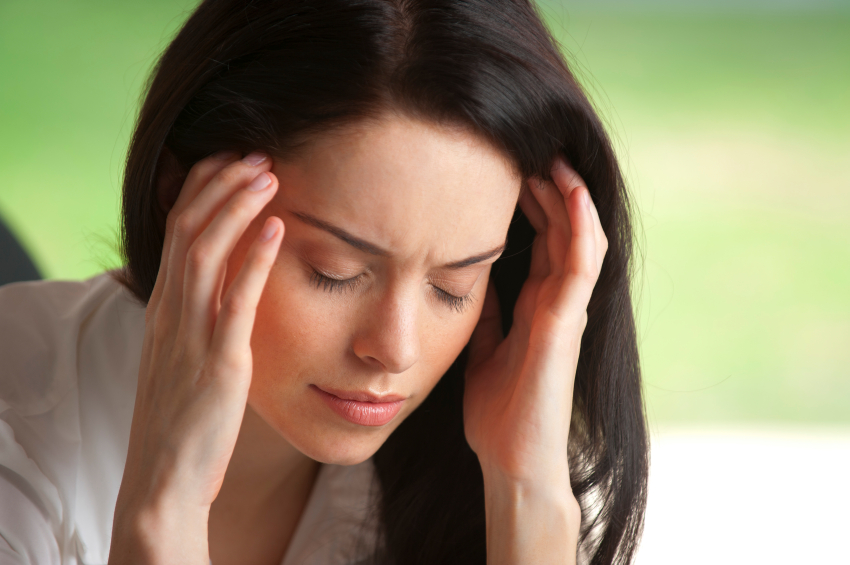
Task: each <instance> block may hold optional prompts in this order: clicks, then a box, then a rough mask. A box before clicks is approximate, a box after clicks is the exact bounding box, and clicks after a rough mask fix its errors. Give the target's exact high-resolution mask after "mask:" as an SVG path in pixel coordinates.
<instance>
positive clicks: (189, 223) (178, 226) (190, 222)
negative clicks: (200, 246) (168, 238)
mask: <svg viewBox="0 0 850 565" xmlns="http://www.w3.org/2000/svg"><path fill="white" fill-rule="evenodd" d="M194 224H195V220H194V218H193V217H192V215H191V214H189V213H188V212H183V213H182V214H180V215H179V216H177V218H175V219H174V229H173V232H172V233H173V235H174V238H175V239H183V238H186V237H188V236H190V235H191V234H192V231H193V230H194Z"/></svg>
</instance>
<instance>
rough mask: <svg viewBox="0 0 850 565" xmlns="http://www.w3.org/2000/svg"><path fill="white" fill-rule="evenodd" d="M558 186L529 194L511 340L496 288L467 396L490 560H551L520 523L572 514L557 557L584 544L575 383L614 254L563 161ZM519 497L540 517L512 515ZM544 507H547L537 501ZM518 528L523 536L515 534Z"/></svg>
mask: <svg viewBox="0 0 850 565" xmlns="http://www.w3.org/2000/svg"><path fill="white" fill-rule="evenodd" d="M552 179H553V182H543V181H541V180H539V179H531V180H530V181H529V186H528V188H529V190H527V191H524V192H523V194H522V196H521V197H520V206H521V207H522V210H523V212H524V213H525V215H526V217H528V219H529V221H530V222H531V224H532V225H533V226H534V228H535V230H536V231H537V236H536V237H535V240H534V246H533V248H532V261H531V271H530V274H529V276H528V280H527V281H526V283H525V285H524V286H523V288H522V291H521V292H520V295H519V299H518V300H517V303H516V308H515V309H514V320H513V326H512V327H511V330H510V333H509V334H508V336H507V338H504V339H503V337H502V330H501V316H500V313H499V309H498V301H497V299H496V293H495V288H494V287H493V283H492V282H491V283H490V287H489V288H488V292H487V298H486V300H485V304H484V307H483V311H482V314H481V319H480V321H479V323H478V327H477V328H476V329H475V332H474V333H473V336H472V339H471V341H470V351H469V361H468V364H467V374H466V389H465V394H464V407H463V408H464V409H463V415H464V427H465V432H466V438H467V441H468V442H469V445H470V447H471V448H472V450H473V451H474V452H475V453H476V455H477V456H478V459H479V461H480V462H481V466H482V471H483V473H484V478H485V495H486V500H487V504H488V508H487V515H488V536H487V537H488V557H489V556H491V555H493V556H495V555H498V556H500V557H504V556H506V555H508V554H510V553H512V552H516V558H517V559H519V560H520V561H519V562H531V561H529V560H528V559H529V554H528V553H527V552H526V551H524V550H523V549H522V547H526V546H528V547H529V548H533V549H534V551H535V553H534V555H536V556H537V557H539V559H536V560H534V562H538V563H542V562H548V559H546V558H545V555H548V554H546V552H545V546H546V544H547V543H548V542H547V541H546V540H541V539H540V538H539V536H537V537H536V534H535V533H534V532H532V531H528V530H523V528H522V526H521V524H522V523H525V524H527V526H525V527H526V528H529V527H530V528H538V529H540V527H541V522H540V521H538V520H536V519H534V518H541V519H545V520H549V519H550V518H552V517H553V516H556V517H557V516H559V515H560V514H561V512H560V510H564V512H565V514H566V516H565V518H564V522H565V527H566V528H567V529H568V530H569V532H566V531H565V532H563V534H564V535H563V536H555V538H553V539H555V540H557V547H554V548H553V551H556V552H557V555H560V556H561V557H563V556H564V551H563V549H564V545H563V544H564V542H565V540H566V539H569V538H572V539H573V540H576V539H577V535H578V527H579V524H578V523H577V522H578V521H579V520H580V512H579V508H578V504H577V502H576V500H575V498H574V497H573V496H572V491H571V490H570V484H569V465H568V461H567V441H568V434H569V428H570V417H571V413H572V401H573V383H574V380H575V372H576V366H577V363H578V355H579V348H580V345H581V337H582V333H583V332H584V328H585V325H586V323H587V305H588V302H589V300H590V295H591V293H592V292H593V287H594V285H595V284H596V280H597V278H598V276H599V271H600V269H601V267H602V260H603V258H604V256H605V251H606V250H607V248H608V241H607V239H606V238H605V234H604V233H603V231H602V226H601V225H600V223H599V216H598V214H597V212H596V208H595V206H594V205H593V202H592V200H591V199H590V195H589V193H588V190H587V187H586V186H585V183H584V181H583V180H582V179H581V178H580V177H579V176H578V174H577V173H576V172H575V171H573V170H572V168H570V167H569V166H568V165H567V163H566V162H564V160H563V159H561V158H558V159H556V161H555V163H554V166H553V168H552ZM518 493H519V494H518ZM517 497H520V498H522V499H523V500H525V502H526V503H528V504H527V505H526V508H527V509H529V511H530V512H531V513H530V514H526V515H525V516H524V517H523V519H519V518H520V517H519V516H515V515H514V516H511V515H510V513H512V512H513V513H516V512H519V510H517V508H519V507H520V506H521V504H519V503H518V502H517V501H518V500H519V498H517ZM508 499H510V500H508ZM544 500H546V501H548V502H547V505H548V506H546V508H544V507H543V505H538V506H535V505H534V504H533V502H534V501H541V502H542V501H544ZM551 501H554V502H553V503H552V504H549V502H551ZM518 504H519V506H518ZM559 505H560V506H559ZM533 508H536V510H533ZM499 509H501V510H499ZM502 510H503V512H502ZM493 512H496V513H497V514H498V513H499V512H502V513H501V514H499V515H498V516H495V515H494V514H493ZM535 512H536V513H535ZM491 517H492V518H493V520H491ZM557 521H558V520H557V519H553V520H551V521H548V522H547V523H549V524H550V526H553V522H557ZM511 523H515V524H517V528H519V530H523V531H519V530H511V528H510V527H509V525H510V524H511ZM553 527H554V526H553ZM505 528H507V529H505ZM497 530H498V533H496V531H497ZM553 531H557V528H555V530H553ZM509 539H513V540H514V542H515V543H512V542H509V541H508V540H509ZM523 540H524V541H523ZM550 541H551V540H550ZM526 542H527V543H526ZM552 543H556V542H554V541H553V542H552ZM492 544H498V547H499V548H500V549H498V550H497V549H495V548H496V546H494V545H492ZM506 544H507V545H506ZM574 549H575V546H573V550H574ZM491 550H492V552H491ZM541 552H542V553H541ZM574 555H575V554H574V553H573V559H574ZM493 562H495V561H491V560H490V559H489V558H488V563H493ZM499 562H507V563H509V562H512V561H511V559H510V558H506V560H504V561H499Z"/></svg>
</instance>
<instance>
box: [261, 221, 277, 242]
mask: <svg viewBox="0 0 850 565" xmlns="http://www.w3.org/2000/svg"><path fill="white" fill-rule="evenodd" d="M276 233H277V222H271V221H269V220H266V225H265V226H263V231H261V232H260V241H268V240H270V239H271V238H273V237H274V234H276Z"/></svg>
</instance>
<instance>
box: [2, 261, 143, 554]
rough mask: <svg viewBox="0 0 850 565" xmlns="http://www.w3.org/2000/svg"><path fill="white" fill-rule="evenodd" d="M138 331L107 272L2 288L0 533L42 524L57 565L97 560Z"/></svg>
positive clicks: (127, 412) (117, 470)
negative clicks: (2, 477) (0, 503)
mask: <svg viewBox="0 0 850 565" xmlns="http://www.w3.org/2000/svg"><path fill="white" fill-rule="evenodd" d="M143 335H144V307H143V306H142V305H140V304H138V303H136V302H134V301H133V299H132V298H131V295H130V294H129V292H127V291H126V289H124V287H123V286H121V285H120V284H119V283H118V282H117V281H115V280H114V279H113V278H112V277H111V276H110V275H109V274H108V273H104V274H102V275H99V276H97V277H94V278H92V279H89V280H85V281H38V282H26V283H14V284H10V285H5V286H3V287H0V359H2V362H0V466H2V467H4V468H5V469H6V470H7V471H8V473H7V474H9V473H11V474H9V476H8V477H7V479H8V480H6V481H5V482H3V483H0V489H2V490H3V492H0V495H2V497H3V498H4V499H9V500H12V499H14V500H17V501H18V502H17V503H16V508H15V510H12V509H10V508H0V534H3V535H5V534H6V533H7V532H9V531H10V528H12V529H14V528H19V529H21V528H22V531H29V532H33V531H49V532H52V534H51V535H52V536H53V539H54V543H56V544H57V551H58V553H59V554H60V555H61V556H62V562H63V563H64V562H65V560H66V559H70V558H71V557H69V556H74V558H76V556H85V557H86V558H87V559H86V561H88V560H90V559H93V560H94V561H97V560H100V558H101V557H102V558H103V560H104V562H105V559H106V554H105V553H104V552H108V543H109V529H111V514H112V510H111V507H114V497H115V496H117V488H118V486H119V485H120V479H121V474H122V473H123V464H124V458H125V457H126V446H127V441H128V438H129V425H130V419H131V418H132V409H133V401H134V398H135V384H136V383H135V381H136V374H137V372H138V363H139V359H140V356H141V342H142V338H143ZM9 512H12V513H13V514H15V515H12V514H10V513H9ZM87 548H88V549H87ZM24 549H26V548H24Z"/></svg>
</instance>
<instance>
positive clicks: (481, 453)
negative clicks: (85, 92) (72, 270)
mask: <svg viewBox="0 0 850 565" xmlns="http://www.w3.org/2000/svg"><path fill="white" fill-rule="evenodd" d="M585 181H587V182H586V183H585ZM597 207H598V211H597ZM123 247H124V252H125V256H126V261H127V264H126V267H125V268H124V269H123V270H122V271H120V272H116V273H113V276H114V279H115V280H118V281H120V283H121V285H123V286H121V285H119V284H118V283H116V282H115V280H113V279H110V278H109V277H108V276H106V275H103V276H101V277H96V278H95V279H92V280H91V281H86V282H85V283H60V282H50V283H41V284H22V285H13V286H11V287H7V288H5V289H4V291H3V293H2V294H0V303H2V305H3V306H5V307H7V310H8V311H9V312H10V313H11V314H10V315H9V316H7V321H6V322H5V323H4V327H3V332H4V334H8V336H7V337H8V338H9V339H8V340H7V342H6V343H7V344H9V343H11V344H13V346H12V345H7V346H6V349H7V350H8V352H7V351H4V356H5V355H7V356H8V358H9V359H11V363H10V365H9V366H12V367H14V368H15V369H14V370H11V369H10V371H11V372H9V374H8V375H4V385H3V389H2V391H0V392H2V394H0V397H2V398H3V401H4V404H3V405H0V418H2V422H0V423H2V424H3V426H4V427H3V428H2V430H0V431H2V432H3V433H2V435H0V437H2V438H3V442H4V443H3V449H2V453H3V457H4V462H3V464H4V466H5V468H6V469H7V472H5V473H4V481H5V482H4V483H0V487H2V492H4V493H5V496H6V497H7V499H8V500H9V501H10V503H9V506H8V508H12V507H14V508H15V509H16V511H15V512H16V515H17V516H19V517H20V516H25V517H26V518H25V519H21V518H16V519H14V520H13V519H11V518H10V515H11V513H10V512H6V511H4V512H3V515H4V516H3V522H1V523H0V526H2V528H3V529H2V530H0V532H2V533H3V539H5V540H6V545H7V547H5V548H3V549H4V551H5V552H6V553H5V555H7V556H12V557H9V558H8V559H11V561H10V562H13V563H22V562H27V559H30V560H31V562H42V561H62V562H63V563H72V562H74V560H75V559H76V560H77V562H85V563H89V562H98V560H99V561H100V562H103V561H104V560H105V559H106V555H107V554H108V560H109V563H111V564H119V563H137V562H141V563H177V562H179V563H190V562H191V563H206V562H208V560H211V561H212V562H213V563H215V564H216V565H219V564H224V563H229V562H234V563H280V562H281V560H283V563H285V565H290V564H293V563H354V562H362V563H367V562H375V563H398V564H409V563H428V564H433V563H485V562H486V563H488V564H495V563H564V562H566V563H570V562H575V561H576V560H577V559H578V560H579V561H586V562H590V563H627V562H629V561H631V559H632V557H633V554H634V550H635V548H636V545H637V541H638V537H639V534H640V528H641V524H642V516H643V509H644V505H645V492H646V490H645V489H646V475H647V440H646V434H645V426H644V420H643V413H642V402H641V396H640V373H639V364H638V356H637V349H636V344H635V333H634V322H633V317H632V307H631V301H630V294H629V273H630V261H631V230H630V221H629V208H628V201H627V196H626V192H625V189H624V186H623V181H622V178H621V175H620V172H619V170H618V167H617V163H616V159H615V157H614V154H613V151H612V149H611V146H610V143H609V141H608V139H607V136H606V134H605V132H604V129H603V128H602V126H601V124H600V121H599V119H598V118H597V116H596V115H595V114H594V112H593V109H592V107H591V106H590V104H589V103H588V101H587V99H586V97H585V96H584V94H583V93H582V91H581V89H580V88H579V86H578V85H577V83H576V82H575V81H574V79H573V78H572V76H571V74H570V73H569V71H568V70H567V67H566V65H565V63H564V62H563V60H562V58H561V55H560V54H559V52H558V50H557V49H556V47H555V42H554V41H553V40H552V38H551V37H550V35H549V34H548V32H547V31H546V30H545V28H544V26H543V25H542V23H541V21H540V19H539V17H538V15H537V13H536V12H535V10H534V8H533V6H531V5H530V4H529V3H528V2H527V1H524V0H489V1H485V0H477V1H465V2H458V1H456V0H420V1H404V0H301V1H296V0H288V1H267V2H244V1H237V0H215V1H213V0H208V1H206V2H204V3H202V4H201V5H200V6H199V7H198V8H197V10H196V11H195V12H194V14H193V15H192V16H191V17H190V18H189V20H188V21H187V22H186V24H185V26H184V27H183V29H182V30H181V31H180V32H179V34H178V35H177V37H176V38H175V39H174V41H173V42H172V43H171V45H170V46H169V47H168V49H167V50H166V52H165V54H164V55H163V57H162V59H161V60H160V62H159V64H158V65H157V67H156V69H155V71H154V73H153V76H152V79H151V82H150V84H149V88H148V92H147V96H146V98H145V100H144V104H143V106H142V110H141V113H140V115H139V119H138V123H137V126H136V131H135V135H134V137H133V140H132V144H131V147H130V152H129V155H128V159H127V168H126V174H125V181H124V200H123ZM603 259H604V261H603ZM131 295H132V297H133V298H135V299H136V301H137V302H136V303H133V302H132V301H131ZM138 303H141V305H138ZM45 304H50V305H51V306H49V307H45V306H44V305H45ZM143 308H144V309H143ZM57 312H58V313H57ZM22 328H23V329H22ZM57 328H61V332H60V331H59V330H57ZM67 336H70V337H67ZM45 344H46V345H45ZM34 351H39V352H40V356H37V355H35V354H34V353H33V352H34ZM45 351H49V352H51V353H50V354H48V355H46V356H45V354H44V352H45ZM57 351H58V352H59V353H56V352H57ZM45 358H47V359H50V360H51V362H49V363H46V364H45V363H44V362H42V361H43V360H44V359H45ZM39 363H41V364H39ZM72 367H73V368H72ZM128 367H132V369H133V378H134V379H135V378H136V377H137V383H136V382H134V383H132V385H131V384H129V380H128V379H127V378H126V375H127V374H128V372H129V369H128ZM134 387H135V388H134ZM130 403H132V408H130ZM130 414H132V417H130ZM119 456H120V457H119ZM123 456H126V463H125V459H124V457H123ZM117 460H120V462H121V464H120V465H119V464H117V463H115V462H116V461H117ZM33 465H34V467H33ZM69 469H72V470H73V472H71V471H69ZM122 473H123V475H122ZM341 501H342V502H341ZM111 511H114V522H113V523H112V524H111V531H110V518H111V517H112V516H111ZM340 525H341V526H340ZM10 540H11V541H10ZM27 556H29V557H27ZM40 560H41V561H40Z"/></svg>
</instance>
